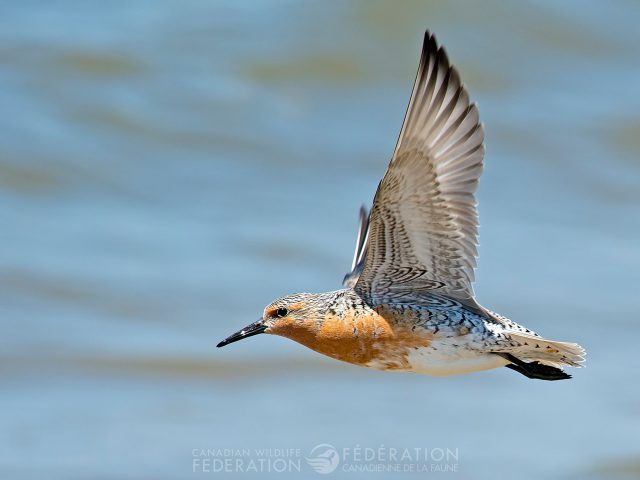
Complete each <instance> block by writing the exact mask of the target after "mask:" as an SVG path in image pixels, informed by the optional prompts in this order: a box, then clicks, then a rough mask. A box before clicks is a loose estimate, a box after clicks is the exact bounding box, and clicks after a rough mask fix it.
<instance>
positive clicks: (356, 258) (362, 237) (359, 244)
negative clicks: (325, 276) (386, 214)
mask: <svg viewBox="0 0 640 480" xmlns="http://www.w3.org/2000/svg"><path fill="white" fill-rule="evenodd" d="M368 235H369V211H368V210H367V207H365V206H364V205H362V206H361V207H360V214H359V217H358V237H357V238H356V251H355V253H354V254H353V262H352V264H351V271H349V272H348V273H347V274H346V275H345V276H344V278H343V279H342V286H343V287H345V288H353V287H355V285H356V283H357V282H358V278H360V273H362V269H363V268H364V259H365V257H366V255H367V245H368V243H367V239H368Z"/></svg>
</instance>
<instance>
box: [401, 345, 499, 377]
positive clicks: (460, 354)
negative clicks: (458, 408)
mask: <svg viewBox="0 0 640 480" xmlns="http://www.w3.org/2000/svg"><path fill="white" fill-rule="evenodd" d="M436 348H438V350H434V349H433V348H431V347H424V348H418V349H417V350H411V351H410V352H409V354H408V355H407V359H408V361H409V365H410V366H411V367H410V368H409V369H408V371H410V372H415V373H422V374H427V375H461V374H463V373H470V372H478V371H481V370H491V369H492V368H498V367H504V366H505V365H507V364H508V363H509V362H508V361H507V360H505V359H504V358H502V357H500V356H498V355H495V354H493V353H482V352H478V351H472V350H466V349H463V348H460V347H457V348H456V347H449V348H445V347H444V346H441V347H436Z"/></svg>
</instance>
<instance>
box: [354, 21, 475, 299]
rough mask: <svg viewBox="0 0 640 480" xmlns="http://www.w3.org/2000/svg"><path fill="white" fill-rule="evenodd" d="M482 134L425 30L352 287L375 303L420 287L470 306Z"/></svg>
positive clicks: (463, 92)
mask: <svg viewBox="0 0 640 480" xmlns="http://www.w3.org/2000/svg"><path fill="white" fill-rule="evenodd" d="M483 141H484V132H483V128H482V125H481V124H480V122H479V116H478V110H477V108H476V106H475V104H473V103H470V102H469V96H468V94H467V92H466V90H465V88H464V87H463V85H462V83H461V81H460V76H459V75H458V72H457V71H456V69H455V68H454V67H452V66H451V65H450V64H449V59H448V58H447V54H446V53H445V51H444V49H443V48H442V47H438V45H437V43H436V39H435V37H434V36H433V35H431V34H430V33H429V32H427V33H425V37H424V44H423V47H422V58H421V59H420V66H419V67H418V74H417V76H416V80H415V83H414V86H413V92H412V94H411V100H410V101H409V107H408V108H407V113H406V115H405V119H404V123H403V125H402V130H401V131H400V137H399V139H398V143H397V145H396V149H395V152H394V154H393V158H392V160H391V163H390V164H389V168H388V169H387V172H386V174H385V176H384V178H383V179H382V181H381V182H380V185H379V186H378V191H377V192H376V196H375V199H374V201H373V207H372V210H371V218H370V225H369V238H368V252H367V255H366V260H365V264H364V268H363V271H362V273H361V275H360V278H359V280H358V282H357V284H356V286H355V289H356V291H357V292H358V294H360V295H361V296H363V297H364V298H366V299H368V300H369V301H370V302H372V303H379V302H383V301H386V300H388V299H392V298H398V299H399V298H402V297H408V298H410V297H415V296H416V295H420V294H421V292H422V293H428V294H435V296H436V297H437V296H438V295H439V294H441V295H445V296H448V297H452V298H454V299H457V300H460V301H461V302H462V303H466V304H469V305H476V304H475V301H474V300H473V298H474V294H473V287H472V283H473V280H474V268H475V266H476V256H477V244H478V213H477V210H476V200H475V198H474V192H475V191H476V188H477V185H478V178H479V176H480V174H481V172H482V159H483V157H484V145H483Z"/></svg>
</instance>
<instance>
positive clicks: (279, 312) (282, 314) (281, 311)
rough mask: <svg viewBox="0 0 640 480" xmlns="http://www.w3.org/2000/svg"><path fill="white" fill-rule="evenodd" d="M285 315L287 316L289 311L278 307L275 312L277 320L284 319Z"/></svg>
mask: <svg viewBox="0 0 640 480" xmlns="http://www.w3.org/2000/svg"><path fill="white" fill-rule="evenodd" d="M287 315H289V310H287V309H286V308H284V307H280V308H279V309H277V310H276V317H278V318H282V317H286V316H287Z"/></svg>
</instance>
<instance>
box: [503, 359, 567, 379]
mask: <svg viewBox="0 0 640 480" xmlns="http://www.w3.org/2000/svg"><path fill="white" fill-rule="evenodd" d="M494 353H495V354H496V355H500V356H501V357H502V358H504V359H505V360H509V361H510V362H511V363H510V364H508V365H505V367H507V368H510V369H511V370H514V371H516V372H518V373H521V374H522V375H524V376H525V377H527V378H536V379H539V380H565V379H567V378H571V375H569V374H568V373H566V372H564V371H563V370H561V369H560V368H556V367H552V366H550V365H544V364H542V363H540V362H537V361H536V362H523V361H522V360H520V359H519V358H516V357H514V356H513V355H511V354H510V353H504V352H494Z"/></svg>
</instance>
